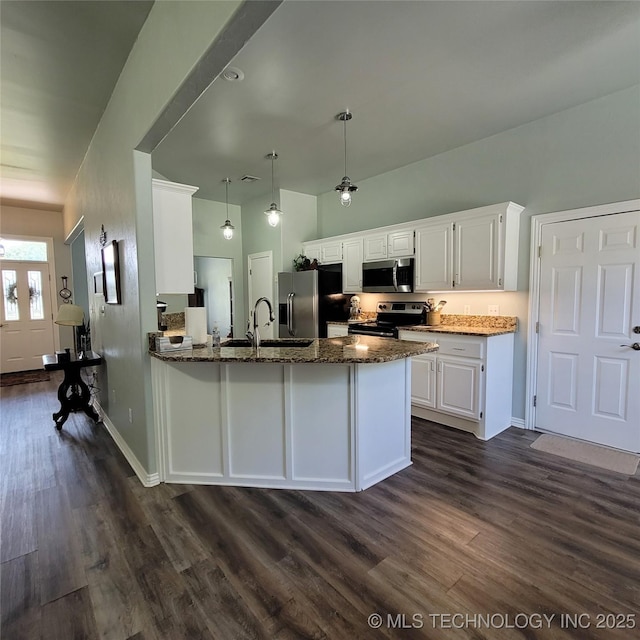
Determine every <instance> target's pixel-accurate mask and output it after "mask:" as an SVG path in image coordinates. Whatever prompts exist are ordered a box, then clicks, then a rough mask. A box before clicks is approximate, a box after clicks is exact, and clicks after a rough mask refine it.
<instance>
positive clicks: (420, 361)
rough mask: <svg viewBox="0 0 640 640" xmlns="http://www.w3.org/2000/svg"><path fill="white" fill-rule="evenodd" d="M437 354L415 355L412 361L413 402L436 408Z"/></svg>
mask: <svg viewBox="0 0 640 640" xmlns="http://www.w3.org/2000/svg"><path fill="white" fill-rule="evenodd" d="M436 364H437V363H436V356H433V355H427V354H425V355H422V356H414V357H413V358H412V362H411V403H412V404H417V405H420V406H421V407H426V408H428V409H435V408H436Z"/></svg>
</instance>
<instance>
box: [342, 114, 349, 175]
mask: <svg viewBox="0 0 640 640" xmlns="http://www.w3.org/2000/svg"><path fill="white" fill-rule="evenodd" d="M347 113H349V112H348V111H347ZM342 125H343V128H344V175H345V176H346V175H347V118H346V115H345V118H344V120H343V121H342Z"/></svg>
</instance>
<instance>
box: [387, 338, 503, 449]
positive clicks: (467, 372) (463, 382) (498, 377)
mask: <svg viewBox="0 0 640 640" xmlns="http://www.w3.org/2000/svg"><path fill="white" fill-rule="evenodd" d="M399 337H400V339H401V340H412V341H418V342H435V343H437V344H438V345H439V350H438V352H437V353H436V354H429V355H421V356H415V357H414V358H412V365H411V376H412V381H411V413H412V415H414V416H417V417H419V418H424V419H425V420H432V421H433V422H439V423H442V424H446V425H448V426H451V427H457V428H459V429H464V430H465V431H470V432H472V433H474V434H475V435H476V436H477V437H478V438H480V439H482V440H488V439H489V438H492V437H493V436H495V435H496V434H498V433H500V432H501V431H504V430H505V429H507V428H508V427H509V426H511V421H512V419H511V405H512V399H511V396H512V387H513V344H514V334H513V333H507V334H502V335H497V336H489V337H484V336H467V335H456V334H439V333H431V332H423V331H403V330H401V331H400V335H399ZM431 360H433V361H434V362H431Z"/></svg>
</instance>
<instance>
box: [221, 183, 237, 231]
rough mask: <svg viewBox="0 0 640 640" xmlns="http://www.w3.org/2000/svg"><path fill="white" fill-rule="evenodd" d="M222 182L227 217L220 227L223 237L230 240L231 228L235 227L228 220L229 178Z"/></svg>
mask: <svg viewBox="0 0 640 640" xmlns="http://www.w3.org/2000/svg"><path fill="white" fill-rule="evenodd" d="M222 182H224V191H225V201H226V203H227V219H226V220H225V221H224V224H223V225H222V226H221V227H220V228H221V229H222V235H223V236H224V239H225V240H231V238H233V230H234V229H235V227H234V226H233V225H232V224H231V221H230V220H229V183H230V182H231V179H230V178H225V179H224V180H223V181H222Z"/></svg>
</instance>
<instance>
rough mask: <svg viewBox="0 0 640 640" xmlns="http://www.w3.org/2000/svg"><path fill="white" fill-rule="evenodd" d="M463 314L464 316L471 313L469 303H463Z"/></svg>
mask: <svg viewBox="0 0 640 640" xmlns="http://www.w3.org/2000/svg"><path fill="white" fill-rule="evenodd" d="M464 315H465V316H470V315H471V305H470V304H465V305H464Z"/></svg>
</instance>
